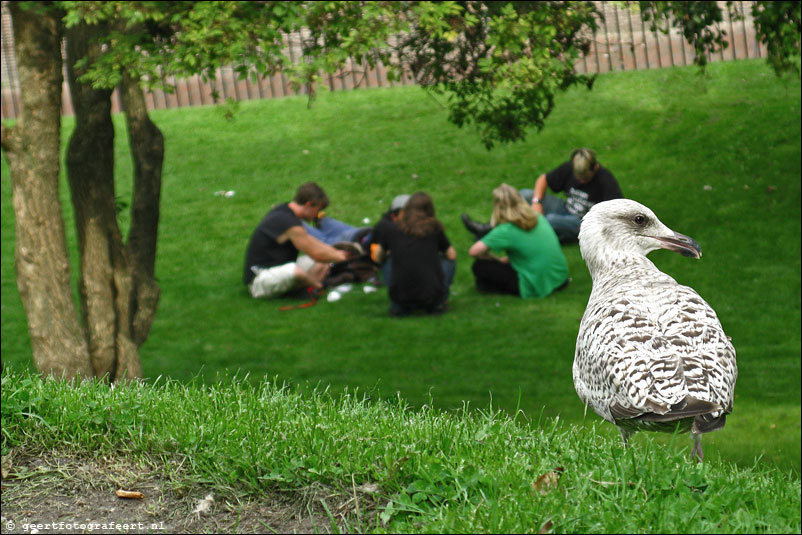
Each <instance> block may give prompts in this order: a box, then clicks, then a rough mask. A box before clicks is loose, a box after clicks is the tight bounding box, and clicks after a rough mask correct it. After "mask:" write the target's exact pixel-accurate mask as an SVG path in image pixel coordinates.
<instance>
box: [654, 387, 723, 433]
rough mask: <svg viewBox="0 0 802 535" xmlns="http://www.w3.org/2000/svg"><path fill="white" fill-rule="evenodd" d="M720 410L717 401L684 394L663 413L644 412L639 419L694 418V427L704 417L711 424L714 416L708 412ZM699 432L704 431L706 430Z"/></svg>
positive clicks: (658, 420) (655, 420)
mask: <svg viewBox="0 0 802 535" xmlns="http://www.w3.org/2000/svg"><path fill="white" fill-rule="evenodd" d="M720 411H721V405H719V404H718V403H713V402H710V401H703V400H701V399H696V398H694V397H691V396H686V397H685V399H683V400H682V401H680V402H679V403H675V404H674V405H671V408H670V409H669V410H668V411H667V412H664V413H663V414H659V413H657V412H651V413H646V414H644V415H642V416H640V417H639V419H640V420H642V421H644V422H674V421H677V420H684V419H685V418H694V428H696V426H697V424H696V422H697V421H699V420H705V419H706V420H705V422H710V424H711V425H712V420H715V419H716V418H714V417H713V416H712V415H711V414H710V413H712V412H720ZM704 425H706V424H704ZM723 425H724V424H723V423H722V424H721V426H723ZM714 429H718V427H715V428H714ZM714 429H710V431H713V430H714ZM694 432H695V431H694ZM700 432H701V433H706V432H707V431H700Z"/></svg>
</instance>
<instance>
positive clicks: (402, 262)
mask: <svg viewBox="0 0 802 535" xmlns="http://www.w3.org/2000/svg"><path fill="white" fill-rule="evenodd" d="M375 253H376V254H375V260H377V261H378V262H382V261H384V260H385V259H386V258H388V257H389V258H391V259H392V269H391V270H390V280H389V286H388V294H389V296H390V315H391V316H394V317H401V316H408V315H409V314H411V313H412V312H415V311H417V310H423V311H424V312H426V313H429V314H441V313H443V312H445V311H446V310H447V308H448V294H449V287H450V286H451V282H452V280H453V279H454V272H455V270H456V262H455V261H456V259H457V252H456V250H455V249H454V246H452V245H451V242H450V241H449V240H448V238H447V237H446V234H445V229H444V227H443V224H442V223H441V222H440V221H439V220H438V219H437V218H436V217H435V211H434V203H433V202H432V198H431V197H430V196H429V195H428V194H426V193H424V192H422V191H419V192H417V193H414V194H413V195H412V196H410V197H409V199H408V200H407V201H406V203H405V204H404V206H403V208H402V209H401V211H400V217H399V218H398V220H397V221H396V224H395V225H389V226H387V227H386V228H385V229H384V231H383V232H381V233H380V234H379V236H378V243H377V247H376V249H375Z"/></svg>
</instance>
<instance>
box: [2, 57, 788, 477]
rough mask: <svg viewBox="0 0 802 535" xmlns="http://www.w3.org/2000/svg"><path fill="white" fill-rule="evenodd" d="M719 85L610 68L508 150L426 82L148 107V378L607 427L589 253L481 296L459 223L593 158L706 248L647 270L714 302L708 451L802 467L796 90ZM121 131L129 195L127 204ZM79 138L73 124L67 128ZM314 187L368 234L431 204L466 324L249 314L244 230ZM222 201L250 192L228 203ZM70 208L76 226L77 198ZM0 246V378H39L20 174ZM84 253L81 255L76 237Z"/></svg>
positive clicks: (122, 191)
mask: <svg viewBox="0 0 802 535" xmlns="http://www.w3.org/2000/svg"><path fill="white" fill-rule="evenodd" d="M708 72H709V75H710V76H709V78H707V79H703V78H700V77H699V76H698V75H697V71H696V69H695V68H691V67H689V68H675V69H663V70H652V71H642V72H621V73H613V74H605V75H601V76H600V77H599V79H598V80H597V82H596V84H595V87H594V89H593V91H590V92H588V91H587V90H581V89H574V90H571V91H569V92H568V93H567V94H565V95H562V96H561V97H559V98H558V100H557V106H556V109H555V111H554V113H553V114H552V116H551V117H550V118H549V120H548V121H547V126H546V128H545V129H544V130H543V131H542V132H540V133H536V132H532V133H531V134H530V136H529V139H528V140H527V141H526V142H525V143H519V144H515V145H510V146H500V147H497V148H496V149H494V150H493V151H492V152H488V151H486V150H485V149H484V148H483V147H482V145H481V143H480V142H479V139H478V136H477V135H476V134H475V132H473V131H472V130H471V129H470V128H467V129H462V130H460V129H457V128H455V127H454V126H452V125H451V124H449V123H448V122H447V121H446V115H447V112H446V110H445V109H444V108H443V107H442V105H441V104H440V103H439V101H441V100H442V99H441V97H431V96H427V95H426V94H425V93H424V92H423V91H422V90H420V89H418V88H394V89H372V90H360V91H354V92H347V93H345V92H336V93H329V94H321V95H320V96H319V97H318V99H317V100H316V101H315V102H314V104H313V105H312V107H311V109H307V101H306V100H305V99H304V98H300V97H299V98H286V99H280V100H266V101H257V102H243V103H241V104H240V109H239V113H238V114H237V115H236V118H235V119H234V120H233V121H228V120H226V119H225V117H224V114H223V113H222V112H221V110H218V109H215V108H192V109H180V110H166V111H165V110H163V111H158V112H153V114H152V116H153V119H154V121H155V122H156V123H157V124H158V125H159V126H160V128H161V129H162V130H163V132H164V134H165V138H166V145H167V146H166V158H165V166H164V184H163V192H162V211H161V213H162V219H161V225H160V229H159V250H158V258H157V265H156V275H157V277H158V279H159V281H160V284H161V286H162V291H163V293H162V300H161V302H160V305H159V310H158V312H157V317H156V321H155V323H154V325H153V329H152V331H151V334H150V338H149V339H148V341H147V343H146V344H145V345H144V346H143V347H142V350H141V354H142V361H143V367H144V372H145V375H146V376H147V377H149V378H156V377H158V376H167V377H170V378H173V379H177V380H179V381H188V380H190V379H192V378H200V379H201V380H202V381H204V382H215V381H225V380H227V378H228V377H230V376H232V375H233V374H234V373H235V372H240V374H245V373H247V374H249V376H250V377H251V378H252V380H254V381H260V380H262V379H263V378H264V377H265V376H267V377H270V378H273V377H277V378H279V380H286V381H288V382H289V383H291V384H293V385H297V386H298V387H300V388H305V387H306V386H308V385H312V386H314V385H321V386H324V387H330V388H331V390H332V391H333V392H337V391H341V390H342V389H344V388H348V389H349V390H350V391H354V389H358V390H359V391H360V392H363V393H368V394H370V395H371V396H373V397H376V398H390V397H395V396H396V395H400V396H401V397H402V398H403V399H405V400H408V402H409V403H410V404H411V405H412V406H414V407H420V406H423V405H431V406H434V407H436V408H441V409H448V410H450V409H459V408H461V407H462V406H463V404H464V403H468V404H469V407H473V408H487V407H488V405H489V404H491V403H492V407H493V408H494V409H502V410H504V411H507V412H510V413H515V411H516V409H521V410H523V412H524V414H525V416H526V418H528V419H530V420H531V421H533V422H536V423H537V422H540V423H547V422H548V420H547V419H548V418H553V417H555V416H557V415H559V416H560V418H561V419H562V420H564V421H567V422H574V423H581V422H585V423H586V424H588V426H589V424H591V423H594V422H598V421H599V419H598V417H597V416H596V415H595V414H588V415H587V416H586V417H585V416H584V415H583V411H584V407H583V406H582V404H581V403H580V401H579V399H578V397H577V396H576V394H575V392H574V389H573V384H572V379H571V363H572V360H573V353H574V343H575V339H576V334H577V330H578V327H579V321H580V318H581V316H582V313H583V311H584V307H585V304H586V302H587V299H588V296H589V294H590V288H591V281H590V277H589V275H588V272H587V269H586V267H585V265H584V262H583V261H582V259H581V257H580V254H579V248H578V247H577V246H569V247H567V248H566V249H565V252H566V256H567V259H568V263H569V267H570V270H571V276H572V277H573V283H572V284H571V285H570V286H569V287H568V288H567V289H566V290H565V291H563V292H561V293H560V294H558V295H556V296H553V297H550V298H548V299H544V300H531V301H523V300H519V299H516V298H511V297H502V296H498V297H497V296H487V295H481V294H479V293H477V292H476V290H475V289H474V287H473V280H472V277H471V273H470V261H469V258H468V256H467V249H468V247H469V246H470V243H471V241H470V237H471V236H470V235H469V234H468V233H467V232H466V231H465V230H464V229H463V228H462V225H461V223H460V220H459V215H460V213H462V212H468V213H469V214H471V215H472V216H473V217H475V218H479V219H482V218H486V217H487V216H489V212H490V203H491V190H492V188H493V187H495V186H496V185H498V184H499V183H500V182H508V183H510V184H512V185H514V186H516V187H531V186H532V184H533V181H534V179H535V177H536V176H537V175H538V174H539V173H541V172H544V171H548V170H550V169H551V168H553V167H555V166H557V165H558V164H560V163H562V162H563V161H565V160H566V159H567V157H568V155H569V153H570V151H571V149H573V148H574V147H577V146H588V147H591V148H594V149H595V150H596V151H597V153H598V155H599V159H600V161H601V162H602V164H603V165H605V166H606V167H608V168H609V169H611V170H612V172H613V173H614V174H615V176H616V177H617V178H618V180H619V182H620V184H621V187H622V190H623V191H624V194H625V195H626V196H628V197H631V198H634V199H636V200H638V201H640V202H642V203H644V204H645V205H647V206H649V207H650V208H652V209H653V210H654V211H655V213H656V214H657V215H658V217H660V219H661V220H662V221H663V222H664V223H665V224H667V225H668V226H669V227H671V228H672V229H674V230H676V231H678V232H681V233H684V234H687V235H689V236H691V237H693V238H694V239H696V240H697V241H698V242H699V243H700V244H701V246H702V248H703V250H704V256H703V258H702V259H701V260H699V261H694V260H690V259H687V258H683V257H680V256H679V255H675V254H672V253H669V252H667V251H658V252H655V253H653V254H652V256H651V258H652V259H653V261H654V262H655V263H656V264H657V265H658V266H659V267H660V268H661V269H663V270H664V271H666V272H667V273H669V274H670V275H672V276H673V277H674V278H675V279H677V280H678V281H679V282H680V283H683V284H687V285H689V286H692V287H694V288H695V289H696V290H697V291H698V292H699V293H700V294H701V295H702V297H704V298H705V299H706V300H707V301H708V302H709V303H710V304H711V305H712V307H713V308H714V309H715V310H716V311H717V313H718V315H719V318H720V319H721V322H722V324H723V326H724V329H725V330H726V332H727V333H728V335H730V336H731V337H732V338H733V344H734V346H735V348H736V351H737V353H738V363H739V371H740V375H739V379H738V384H737V388H736V400H735V410H734V412H733V414H732V416H731V417H730V418H728V422H727V427H726V428H725V429H724V430H723V431H720V432H717V433H714V434H712V435H708V436H706V437H705V453H706V454H707V456H708V458H711V459H715V458H716V457H718V456H721V457H722V458H723V459H724V460H726V461H734V462H738V463H740V464H742V465H744V466H751V465H752V464H754V461H755V458H756V457H760V458H761V460H760V463H766V464H769V465H774V464H776V465H778V466H780V467H781V468H783V469H788V468H791V469H794V470H795V471H797V472H798V471H799V467H800V139H801V138H800V84H799V81H798V80H795V81H790V82H789V81H784V80H778V79H776V78H775V77H774V75H773V73H772V71H771V70H770V69H769V68H768V67H767V66H765V65H764V63H763V62H760V61H742V62H728V63H717V64H713V65H710V66H709V67H708ZM121 119H122V118H121V117H116V126H117V130H116V131H117V140H116V144H117V146H118V154H117V157H118V160H117V167H118V171H119V174H120V178H121V180H120V182H119V188H118V194H119V195H120V196H121V197H123V198H127V196H128V194H129V190H130V174H131V163H130V159H129V158H128V156H127V144H126V140H125V135H126V134H125V128H124V124H123V121H122V120H121ZM71 125H72V123H71V122H70V121H69V120H68V121H65V125H64V128H65V132H68V131H69V130H70V129H71ZM65 143H66V138H65ZM306 180H315V181H318V182H319V183H320V184H321V185H322V186H323V187H324V188H325V189H326V191H327V193H328V194H329V197H330V198H331V200H332V205H331V206H330V208H329V209H328V210H327V213H328V214H329V215H331V216H333V217H336V218H339V219H343V220H345V221H349V222H352V223H355V224H358V223H359V222H361V221H362V220H363V219H364V218H370V220H371V221H372V222H375V221H376V220H377V219H378V217H379V215H380V214H381V213H382V212H383V211H384V210H386V209H387V207H388V205H389V203H390V200H391V199H392V197H393V196H394V195H396V194H398V193H412V192H414V191H417V190H423V191H426V192H428V193H430V194H431V195H432V197H433V198H434V201H435V206H436V208H437V214H438V217H439V218H440V219H441V220H442V221H443V222H444V223H445V226H446V231H447V233H448V235H449V237H450V239H451V241H452V243H453V244H454V245H455V247H456V248H457V250H458V253H459V258H458V269H457V275H456V279H455V283H454V286H453V287H452V290H453V295H452V299H451V311H450V312H449V313H448V314H446V315H444V316H442V317H438V318H427V317H413V318H407V319H404V320H396V319H391V318H389V317H388V316H387V314H386V311H387V296H386V292H384V291H383V290H382V291H379V292H376V293H373V294H364V293H362V291H361V289H360V288H356V289H355V290H354V291H352V292H350V293H348V294H345V295H344V297H343V299H342V300H341V301H339V302H336V303H327V302H322V303H320V304H318V305H317V306H315V307H312V308H308V309H302V310H294V311H288V312H279V310H278V307H279V305H280V304H284V303H282V302H276V301H255V300H252V299H250V298H249V297H248V296H247V293H246V290H245V288H244V287H243V286H242V284H241V282H240V278H241V271H242V262H243V258H244V251H245V246H246V244H247V241H248V238H249V236H250V233H251V231H252V230H253V228H254V227H255V225H256V224H257V223H258V221H259V220H260V218H261V217H262V216H263V215H264V213H265V212H266V211H267V210H268V208H269V207H270V206H271V205H272V204H273V203H275V202H279V201H286V200H289V199H290V197H291V196H292V194H293V192H294V190H295V188H296V187H297V185H298V184H300V183H301V182H303V181H306ZM219 190H234V191H235V192H236V194H235V195H234V196H233V197H231V198H224V197H220V196H215V195H214V192H216V191H219ZM62 195H63V198H64V199H65V213H64V217H65V218H66V220H67V221H68V227H71V225H72V212H71V208H70V207H69V206H68V205H69V203H68V202H67V199H68V198H69V195H68V191H67V189H66V185H65V187H64V188H63V191H62ZM122 217H123V219H124V220H123V221H122V223H123V225H125V224H126V223H127V214H123V215H122ZM2 235H3V240H2V343H3V363H4V365H5V366H13V367H15V368H16V369H20V368H25V367H30V366H31V354H30V344H29V341H28V334H27V327H26V324H25V316H24V313H23V310H22V307H21V304H20V300H19V296H18V294H17V290H16V285H15V281H14V267H13V265H14V253H13V248H14V213H13V208H12V200H11V184H10V178H9V176H8V168H7V164H6V162H5V160H4V161H3V179H2ZM68 239H69V240H70V242H71V243H74V242H75V237H74V231H73V229H71V228H69V229H68ZM73 275H74V276H75V273H74V274H73ZM596 428H597V429H599V430H602V431H601V432H602V433H607V434H610V436H613V435H615V434H616V432H615V430H614V429H613V428H612V426H609V425H606V424H605V425H597V426H596ZM668 440H670V439H668V438H667V439H666V441H668ZM639 441H642V439H637V440H636V441H635V442H636V443H642V442H639ZM679 442H681V447H682V448H683V449H687V448H688V447H689V445H690V443H691V441H690V440H689V439H687V440H686V439H685V438H683V439H681V440H680V441H679Z"/></svg>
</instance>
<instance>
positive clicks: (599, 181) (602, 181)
mask: <svg viewBox="0 0 802 535" xmlns="http://www.w3.org/2000/svg"><path fill="white" fill-rule="evenodd" d="M548 189H551V190H552V191H553V192H555V193H558V192H561V191H562V192H565V198H564V199H563V198H562V197H558V196H557V195H550V194H547V193H546V191H547V190H548ZM520 194H521V196H522V197H523V198H524V199H525V200H526V201H527V202H528V203H531V205H532V209H533V210H534V211H535V212H537V213H538V214H542V215H544V216H545V217H546V219H548V220H549V224H550V225H551V227H552V228H553V229H554V232H555V233H556V234H557V237H558V238H559V239H560V243H562V244H568V243H576V242H577V240H578V239H579V225H580V224H581V223H582V217H583V216H584V215H585V214H586V213H588V210H590V208H591V207H592V206H593V205H594V204H597V203H600V202H603V201H609V200H611V199H620V198H622V197H623V196H624V195H623V194H622V193H621V187H620V186H619V185H618V181H617V180H616V179H615V177H614V176H613V174H612V173H611V172H610V171H609V170H608V169H607V168H606V167H603V166H602V165H600V164H599V162H598V160H597V159H596V153H595V152H594V151H592V150H591V149H588V148H584V147H580V148H578V149H574V151H572V152H571V157H570V158H569V160H568V161H567V162H565V163H563V164H562V165H560V166H559V167H557V168H555V169H553V170H551V171H549V172H548V173H543V174H541V175H540V176H538V177H537V179H536V180H535V185H534V188H533V189H522V190H520ZM462 222H463V224H464V225H465V228H467V229H468V230H469V231H470V232H472V233H473V234H475V235H476V236H477V237H481V235H483V234H484V233H486V232H487V231H489V230H490V225H489V224H487V223H480V222H478V221H474V220H472V219H471V218H470V217H469V216H468V214H462Z"/></svg>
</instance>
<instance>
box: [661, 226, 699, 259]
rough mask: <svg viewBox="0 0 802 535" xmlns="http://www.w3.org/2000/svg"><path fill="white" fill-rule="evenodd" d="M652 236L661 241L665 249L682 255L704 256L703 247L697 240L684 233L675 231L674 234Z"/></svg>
mask: <svg viewBox="0 0 802 535" xmlns="http://www.w3.org/2000/svg"><path fill="white" fill-rule="evenodd" d="M652 238H654V239H655V240H657V241H659V242H660V246H661V247H662V248H663V249H668V250H669V251H674V252H676V253H679V254H681V255H682V256H689V257H691V258H702V247H701V246H700V245H699V244H698V243H696V240H694V239H693V238H689V237H688V236H686V235H684V234H680V233H679V232H674V233H673V235H672V236H652Z"/></svg>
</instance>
